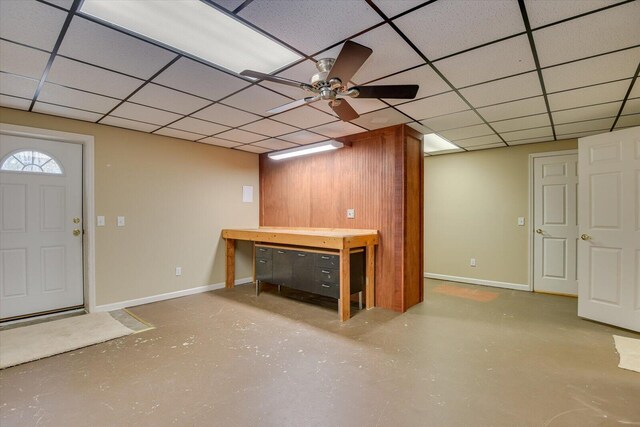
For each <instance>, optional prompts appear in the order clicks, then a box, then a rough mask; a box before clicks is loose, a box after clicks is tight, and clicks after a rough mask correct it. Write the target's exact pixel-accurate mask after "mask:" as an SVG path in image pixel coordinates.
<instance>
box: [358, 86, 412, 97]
mask: <svg viewBox="0 0 640 427" xmlns="http://www.w3.org/2000/svg"><path fill="white" fill-rule="evenodd" d="M419 88H420V87H419V86H418V85H388V86H354V87H352V88H351V89H356V90H357V91H358V92H359V94H358V96H357V97H356V98H396V99H413V98H415V97H416V95H417V93H418V89H419Z"/></svg>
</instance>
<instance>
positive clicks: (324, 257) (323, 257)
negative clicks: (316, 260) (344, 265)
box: [320, 255, 331, 259]
mask: <svg viewBox="0 0 640 427" xmlns="http://www.w3.org/2000/svg"><path fill="white" fill-rule="evenodd" d="M320 258H322V259H331V257H329V256H326V255H323V256H321V257H320Z"/></svg>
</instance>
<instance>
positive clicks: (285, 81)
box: [240, 70, 311, 89]
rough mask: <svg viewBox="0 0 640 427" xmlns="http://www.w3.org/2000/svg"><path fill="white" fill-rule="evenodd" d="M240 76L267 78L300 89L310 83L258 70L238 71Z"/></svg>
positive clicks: (307, 86) (305, 87) (308, 86)
mask: <svg viewBox="0 0 640 427" xmlns="http://www.w3.org/2000/svg"><path fill="white" fill-rule="evenodd" d="M240 75H241V76H246V77H253V78H254V79H261V80H268V81H270V82H274V83H280V84H282V85H287V86H293V87H298V88H300V89H307V88H310V87H311V85H309V84H307V83H302V82H298V81H296V80H291V79H287V78H285V77H279V76H272V75H270V74H264V73H261V72H259V71H253V70H244V71H242V72H241V73H240Z"/></svg>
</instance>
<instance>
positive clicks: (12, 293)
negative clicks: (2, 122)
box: [0, 134, 84, 319]
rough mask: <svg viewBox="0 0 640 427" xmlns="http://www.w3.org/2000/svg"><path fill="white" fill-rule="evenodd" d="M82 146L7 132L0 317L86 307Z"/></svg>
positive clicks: (0, 218) (1, 145) (1, 157)
mask: <svg viewBox="0 0 640 427" xmlns="http://www.w3.org/2000/svg"><path fill="white" fill-rule="evenodd" d="M82 240H83V239H82V146H81V145H80V144H71V143H64V142H57V141H47V140H41V139H35V138H28V137H20V136H12V135H4V134H2V135H0V319H8V318H13V317H16V316H25V315H29V314H34V313H41V312H46V311H52V310H59V309H64V308H70V307H76V306H81V305H82V304H83V299H84V292H83V267H82Z"/></svg>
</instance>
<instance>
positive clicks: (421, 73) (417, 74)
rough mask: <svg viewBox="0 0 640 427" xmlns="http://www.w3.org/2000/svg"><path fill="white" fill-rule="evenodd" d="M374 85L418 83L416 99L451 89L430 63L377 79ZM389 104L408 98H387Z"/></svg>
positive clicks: (404, 100) (401, 101)
mask: <svg viewBox="0 0 640 427" xmlns="http://www.w3.org/2000/svg"><path fill="white" fill-rule="evenodd" d="M371 84H372V85H406V84H417V85H418V86H420V88H419V89H418V93H417V95H416V99H420V98H424V97H427V96H431V95H437V94H439V93H444V92H448V91H450V90H451V88H450V87H449V85H448V84H447V83H446V82H445V81H444V80H442V79H441V78H440V76H439V75H438V74H436V72H435V71H433V69H432V68H431V67H430V66H428V65H423V66H420V67H417V68H414V69H412V70H409V71H405V72H404V73H399V74H395V75H393V76H391V77H386V78H384V79H380V80H376V81H375V82H373V83H371ZM385 101H386V102H388V103H389V104H392V105H395V104H402V103H405V102H407V100H406V99H385Z"/></svg>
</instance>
